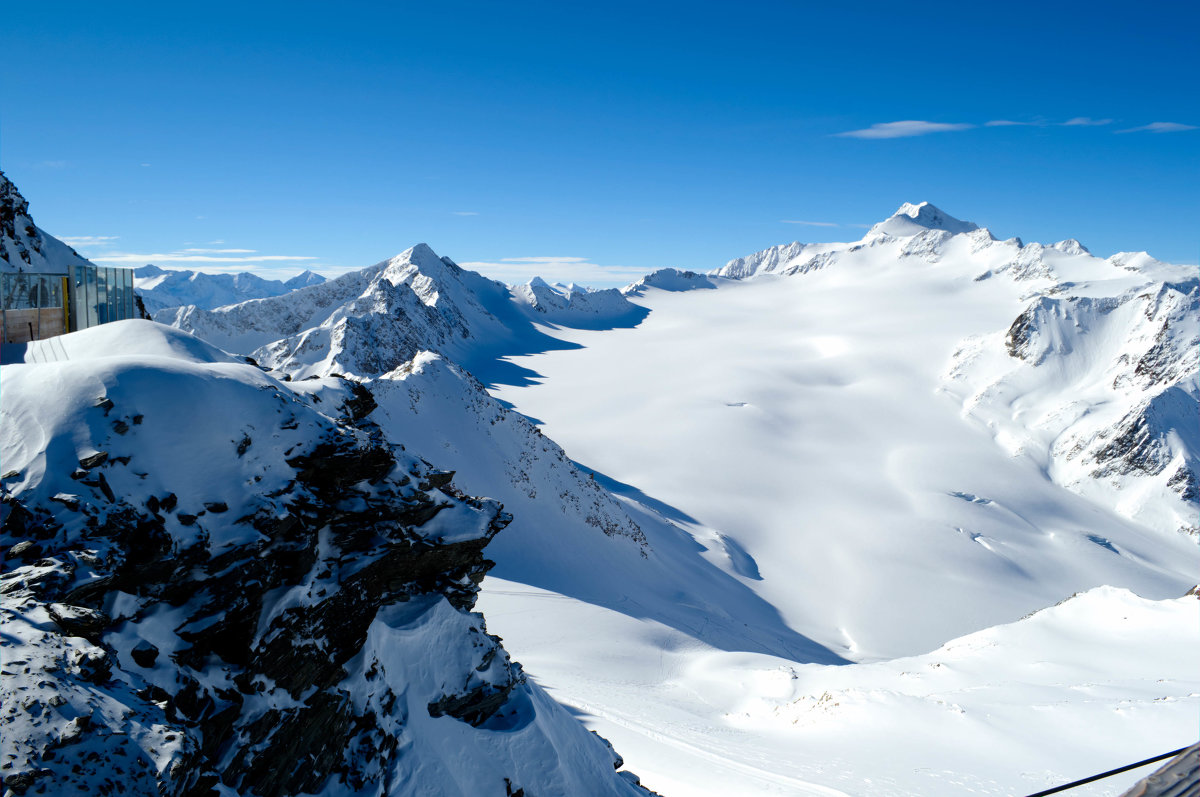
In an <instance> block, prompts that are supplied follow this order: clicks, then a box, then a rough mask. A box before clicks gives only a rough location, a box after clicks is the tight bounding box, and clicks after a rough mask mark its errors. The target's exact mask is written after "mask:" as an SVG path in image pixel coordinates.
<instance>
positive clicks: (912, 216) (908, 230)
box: [867, 202, 979, 237]
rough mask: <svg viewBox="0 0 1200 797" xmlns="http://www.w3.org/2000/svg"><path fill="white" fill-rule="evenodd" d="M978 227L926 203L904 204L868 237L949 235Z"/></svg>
mask: <svg viewBox="0 0 1200 797" xmlns="http://www.w3.org/2000/svg"><path fill="white" fill-rule="evenodd" d="M977 229H979V225H977V224H974V223H972V222H969V221H961V220H959V219H956V218H954V217H953V216H951V215H950V214H949V213H946V212H945V211H944V210H941V209H940V208H938V207H936V206H935V205H931V204H929V203H928V202H919V203H917V204H913V203H912V202H905V203H904V204H903V205H901V206H900V209H899V210H897V211H896V212H895V213H894V214H892V217H891V218H890V219H888V220H886V221H881V222H880V223H878V224H876V225H875V226H874V227H872V228H871V229H870V231H869V232H868V233H867V236H868V237H871V236H874V235H879V234H886V235H892V236H896V237H905V236H909V235H917V234H918V233H922V232H924V231H925V230H945V231H946V232H949V233H961V232H971V231H972V230H977Z"/></svg>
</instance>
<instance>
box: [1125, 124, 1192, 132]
mask: <svg viewBox="0 0 1200 797" xmlns="http://www.w3.org/2000/svg"><path fill="white" fill-rule="evenodd" d="M1196 129H1198V128H1197V127H1196V125H1185V124H1180V123H1179V122H1151V123H1150V124H1148V125H1142V126H1141V127H1131V128H1129V129H1128V130H1117V131H1116V132H1118V133H1182V132H1183V131H1185V130H1196Z"/></svg>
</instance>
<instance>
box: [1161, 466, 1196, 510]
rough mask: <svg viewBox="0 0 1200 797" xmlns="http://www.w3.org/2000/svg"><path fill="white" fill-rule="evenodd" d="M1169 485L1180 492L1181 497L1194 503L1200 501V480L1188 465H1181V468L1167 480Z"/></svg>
mask: <svg viewBox="0 0 1200 797" xmlns="http://www.w3.org/2000/svg"><path fill="white" fill-rule="evenodd" d="M1167 486H1168V487H1170V488H1171V489H1172V490H1174V491H1175V492H1177V493H1179V497H1180V498H1182V499H1183V500H1185V501H1191V502H1193V503H1195V502H1200V480H1197V478H1196V474H1195V473H1193V472H1192V469H1191V468H1189V467H1188V466H1187V465H1180V466H1179V470H1177V471H1175V473H1174V474H1172V475H1171V478H1170V479H1168V480H1167Z"/></svg>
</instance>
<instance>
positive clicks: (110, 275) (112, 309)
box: [104, 268, 120, 321]
mask: <svg viewBox="0 0 1200 797" xmlns="http://www.w3.org/2000/svg"><path fill="white" fill-rule="evenodd" d="M104 282H105V284H106V285H107V286H108V294H107V295H106V297H105V298H107V299H108V301H107V302H106V304H107V305H108V311H107V312H108V320H109V321H116V320H117V312H116V311H117V297H118V296H119V293H118V291H119V290H120V288H119V287H118V285H117V270H116V269H115V268H106V269H104Z"/></svg>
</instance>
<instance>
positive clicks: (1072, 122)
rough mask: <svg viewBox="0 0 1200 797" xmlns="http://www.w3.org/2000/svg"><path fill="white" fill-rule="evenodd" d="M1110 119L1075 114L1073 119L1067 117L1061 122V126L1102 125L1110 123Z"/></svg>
mask: <svg viewBox="0 0 1200 797" xmlns="http://www.w3.org/2000/svg"><path fill="white" fill-rule="evenodd" d="M1112 123H1113V120H1112V119H1092V118H1090V117H1087V116H1076V117H1075V118H1074V119H1068V120H1067V121H1065V122H1063V123H1062V126H1063V127H1101V126H1103V125H1111V124H1112Z"/></svg>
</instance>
